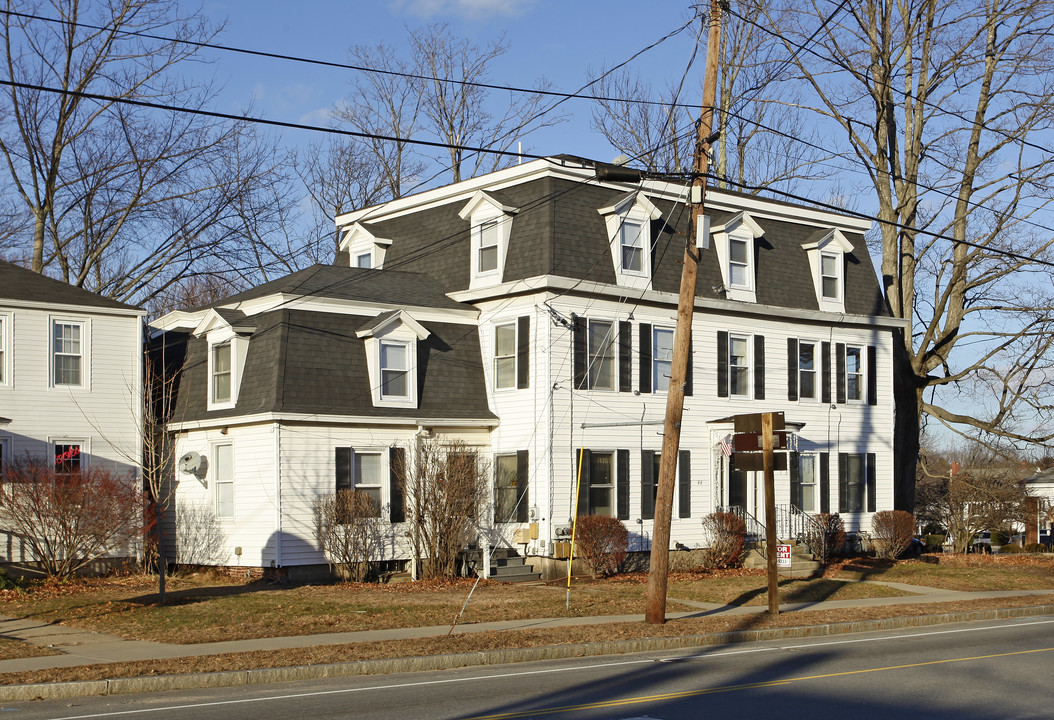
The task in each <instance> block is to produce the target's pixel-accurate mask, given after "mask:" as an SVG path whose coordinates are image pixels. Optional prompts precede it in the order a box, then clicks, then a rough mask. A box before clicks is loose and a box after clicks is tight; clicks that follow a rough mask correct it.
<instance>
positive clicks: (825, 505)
mask: <svg viewBox="0 0 1054 720" xmlns="http://www.w3.org/2000/svg"><path fill="white" fill-rule="evenodd" d="M820 512H822V513H829V512H831V454H830V453H820Z"/></svg>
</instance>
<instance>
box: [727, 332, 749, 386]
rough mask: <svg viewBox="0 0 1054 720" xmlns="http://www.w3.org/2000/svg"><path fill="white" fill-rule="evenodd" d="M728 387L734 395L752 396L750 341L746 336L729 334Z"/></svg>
mask: <svg viewBox="0 0 1054 720" xmlns="http://www.w3.org/2000/svg"><path fill="white" fill-rule="evenodd" d="M728 389H729V394H731V395H732V396H734V397H735V396H738V397H749V396H750V341H749V338H747V337H745V336H741V335H729V336H728Z"/></svg>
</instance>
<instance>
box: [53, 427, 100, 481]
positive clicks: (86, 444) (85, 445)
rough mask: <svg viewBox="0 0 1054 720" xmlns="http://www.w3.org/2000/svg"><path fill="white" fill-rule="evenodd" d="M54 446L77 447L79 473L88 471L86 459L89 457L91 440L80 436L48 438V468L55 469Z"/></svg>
mask: <svg viewBox="0 0 1054 720" xmlns="http://www.w3.org/2000/svg"><path fill="white" fill-rule="evenodd" d="M56 445H79V446H80V449H81V455H80V458H81V463H80V465H81V471H82V472H83V471H84V470H87V469H88V464H89V463H88V459H89V458H90V457H91V438H90V437H84V436H82V435H75V436H71V437H63V436H60V435H54V436H48V451H49V453H50V455H49V459H50V462H49V463H48V467H49V468H51V469H54V468H55V457H56V453H57V450H56V447H55V446H56Z"/></svg>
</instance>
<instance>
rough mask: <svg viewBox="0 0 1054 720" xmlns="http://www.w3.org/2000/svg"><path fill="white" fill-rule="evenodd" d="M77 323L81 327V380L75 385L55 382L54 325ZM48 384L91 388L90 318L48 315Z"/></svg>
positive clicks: (84, 388) (54, 386)
mask: <svg viewBox="0 0 1054 720" xmlns="http://www.w3.org/2000/svg"><path fill="white" fill-rule="evenodd" d="M57 324H63V325H78V326H80V329H81V338H80V340H81V353H80V357H81V381H80V383H78V384H76V385H70V384H61V385H60V384H58V383H56V382H55V325H57ZM48 386H49V387H50V388H52V389H59V390H90V389H91V319H90V318H78V317H69V316H66V315H50V316H48Z"/></svg>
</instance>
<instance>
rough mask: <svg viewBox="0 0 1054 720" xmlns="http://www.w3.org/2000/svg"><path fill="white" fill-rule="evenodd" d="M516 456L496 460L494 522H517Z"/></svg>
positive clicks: (496, 458) (502, 456)
mask: <svg viewBox="0 0 1054 720" xmlns="http://www.w3.org/2000/svg"><path fill="white" fill-rule="evenodd" d="M516 488H517V483H516V455H498V456H496V457H495V458H494V521H495V522H499V523H506V522H516V518H517V512H516V510H517V507H516V506H517V497H516Z"/></svg>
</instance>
